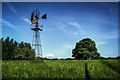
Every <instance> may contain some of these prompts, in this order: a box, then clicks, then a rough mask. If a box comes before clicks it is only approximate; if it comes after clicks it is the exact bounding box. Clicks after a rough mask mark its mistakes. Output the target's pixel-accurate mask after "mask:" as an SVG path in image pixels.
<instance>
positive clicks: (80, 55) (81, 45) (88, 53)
mask: <svg viewBox="0 0 120 80" xmlns="http://www.w3.org/2000/svg"><path fill="white" fill-rule="evenodd" d="M72 57H75V59H99V58H100V54H99V53H98V50H97V48H96V44H95V42H94V41H92V40H91V39H89V38H85V39H82V40H81V41H79V42H77V43H76V46H75V49H73V50H72Z"/></svg>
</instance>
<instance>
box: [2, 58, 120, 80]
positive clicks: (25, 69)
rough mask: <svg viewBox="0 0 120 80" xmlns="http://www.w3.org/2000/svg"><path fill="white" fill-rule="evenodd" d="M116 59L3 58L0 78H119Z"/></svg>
mask: <svg viewBox="0 0 120 80" xmlns="http://www.w3.org/2000/svg"><path fill="white" fill-rule="evenodd" d="M119 67H120V62H119V61H118V60H44V61H43V62H39V63H35V62H30V61H25V60H3V61H2V78H72V79H75V78H81V79H85V78H86V79H94V78H115V79H119V78H120V73H119V72H120V69H119Z"/></svg>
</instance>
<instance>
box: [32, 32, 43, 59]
mask: <svg viewBox="0 0 120 80" xmlns="http://www.w3.org/2000/svg"><path fill="white" fill-rule="evenodd" d="M32 47H33V49H34V50H35V54H36V60H37V57H43V56H42V47H41V40H40V32H39V31H38V30H37V31H35V33H34V35H33V42H32Z"/></svg>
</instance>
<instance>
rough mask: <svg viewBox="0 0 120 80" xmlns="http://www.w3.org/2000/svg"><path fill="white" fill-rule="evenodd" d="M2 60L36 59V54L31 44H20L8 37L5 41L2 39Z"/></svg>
mask: <svg viewBox="0 0 120 80" xmlns="http://www.w3.org/2000/svg"><path fill="white" fill-rule="evenodd" d="M1 41H2V59H4V60H11V59H34V57H35V52H34V50H33V49H32V48H31V45H30V43H24V42H23V41H22V42H21V43H18V42H17V41H14V40H13V39H10V38H9V37H7V38H6V39H5V40H4V39H3V38H2V39H1Z"/></svg>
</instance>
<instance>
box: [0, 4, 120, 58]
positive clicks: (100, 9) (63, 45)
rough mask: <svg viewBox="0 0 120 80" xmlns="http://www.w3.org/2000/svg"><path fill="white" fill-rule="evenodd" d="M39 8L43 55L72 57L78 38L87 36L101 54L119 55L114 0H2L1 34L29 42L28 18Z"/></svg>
mask: <svg viewBox="0 0 120 80" xmlns="http://www.w3.org/2000/svg"><path fill="white" fill-rule="evenodd" d="M35 9H39V10H40V15H41V16H42V15H44V14H47V19H40V20H39V24H40V25H43V31H41V32H40V36H41V45H42V52H43V56H44V57H48V58H50V57H52V58H69V57H70V58H71V56H72V49H74V48H75V45H76V43H77V42H78V41H80V40H82V39H84V38H90V39H92V40H93V41H95V43H96V47H97V49H98V52H99V53H100V55H101V56H103V57H116V56H118V3H117V2H36V3H35V2H3V3H2V21H1V22H2V37H3V38H6V37H7V36H9V37H10V38H14V40H16V41H17V42H21V41H24V42H28V43H31V44H32V38H33V31H32V30H31V29H30V25H31V22H30V18H31V13H32V11H33V10H35Z"/></svg>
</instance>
